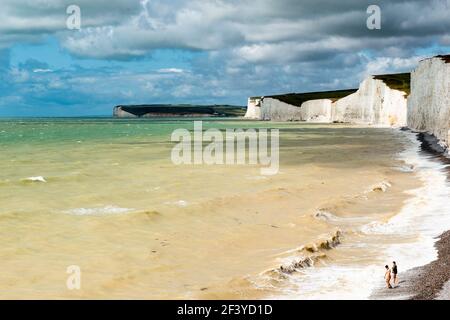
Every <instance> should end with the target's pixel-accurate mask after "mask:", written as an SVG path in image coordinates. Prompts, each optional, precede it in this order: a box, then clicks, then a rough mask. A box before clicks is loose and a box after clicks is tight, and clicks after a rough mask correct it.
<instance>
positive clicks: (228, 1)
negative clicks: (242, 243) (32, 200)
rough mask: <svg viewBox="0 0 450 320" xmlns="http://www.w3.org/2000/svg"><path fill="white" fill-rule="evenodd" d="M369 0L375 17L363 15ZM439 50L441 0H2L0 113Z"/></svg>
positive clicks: (102, 110)
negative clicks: (76, 19) (76, 15)
mask: <svg viewBox="0 0 450 320" xmlns="http://www.w3.org/2000/svg"><path fill="white" fill-rule="evenodd" d="M70 5H76V6H78V7H79V8H80V12H81V20H80V21H81V24H80V27H81V28H80V29H79V30H78V29H69V28H68V27H67V20H68V19H69V21H72V20H70V19H71V17H72V15H71V13H69V14H67V8H68V7H69V6H70ZM369 5H377V6H378V7H379V8H380V14H381V23H380V27H381V29H372V30H371V29H369V28H368V27H367V19H368V18H369V17H370V16H371V14H372V12H370V13H368V12H367V8H368V7H369ZM448 53H450V0H409V1H408V0H402V1H400V0H398V1H395V0H394V1H392V0H390V1H387V0H381V1H376V0H370V1H365V0H343V1H335V0H311V1H301V0H248V1H247V0H240V1H238V0H189V1H187V0H141V1H138V0H0V116H3V117H12V116H18V117H21V116H89V115H111V113H112V108H113V107H114V106H115V105H119V104H150V103H191V104H234V105H246V103H247V97H248V96H258V95H270V94H277V93H287V92H308V91H322V90H333V89H346V88H356V87H357V86H358V84H359V82H360V81H361V80H362V79H363V78H365V77H367V76H368V75H371V74H381V73H396V72H409V71H411V70H413V69H414V67H415V66H416V65H417V62H418V61H419V60H421V59H423V58H426V57H429V56H434V55H437V54H448Z"/></svg>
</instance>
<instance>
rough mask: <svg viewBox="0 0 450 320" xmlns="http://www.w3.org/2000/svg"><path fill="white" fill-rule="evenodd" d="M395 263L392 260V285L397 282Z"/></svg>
mask: <svg viewBox="0 0 450 320" xmlns="http://www.w3.org/2000/svg"><path fill="white" fill-rule="evenodd" d="M397 273H398V271H397V264H396V263H395V261H392V275H393V280H394V285H395V286H396V285H397V284H398V277H397Z"/></svg>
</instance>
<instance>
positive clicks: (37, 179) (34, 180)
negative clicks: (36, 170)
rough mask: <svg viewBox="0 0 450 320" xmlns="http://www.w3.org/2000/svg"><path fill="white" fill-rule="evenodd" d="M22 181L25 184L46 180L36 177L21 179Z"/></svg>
mask: <svg viewBox="0 0 450 320" xmlns="http://www.w3.org/2000/svg"><path fill="white" fill-rule="evenodd" d="M23 181H26V182H44V183H45V182H47V180H45V178H44V177H43V176H37V177H28V178H25V179H23Z"/></svg>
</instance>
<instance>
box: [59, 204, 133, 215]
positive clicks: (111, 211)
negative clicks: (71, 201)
mask: <svg viewBox="0 0 450 320" xmlns="http://www.w3.org/2000/svg"><path fill="white" fill-rule="evenodd" d="M133 210H134V209H129V208H120V207H116V206H106V207H99V208H76V209H71V210H67V211H64V212H65V213H67V214H71V215H75V216H103V215H115V214H124V213H129V212H131V211H133Z"/></svg>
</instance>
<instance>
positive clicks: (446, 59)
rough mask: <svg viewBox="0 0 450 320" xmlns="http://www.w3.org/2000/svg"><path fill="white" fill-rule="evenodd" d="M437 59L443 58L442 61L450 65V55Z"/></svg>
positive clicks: (440, 56)
mask: <svg viewBox="0 0 450 320" xmlns="http://www.w3.org/2000/svg"><path fill="white" fill-rule="evenodd" d="M436 58H441V59H442V60H444V61H445V63H450V54H446V55H439V56H436Z"/></svg>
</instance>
